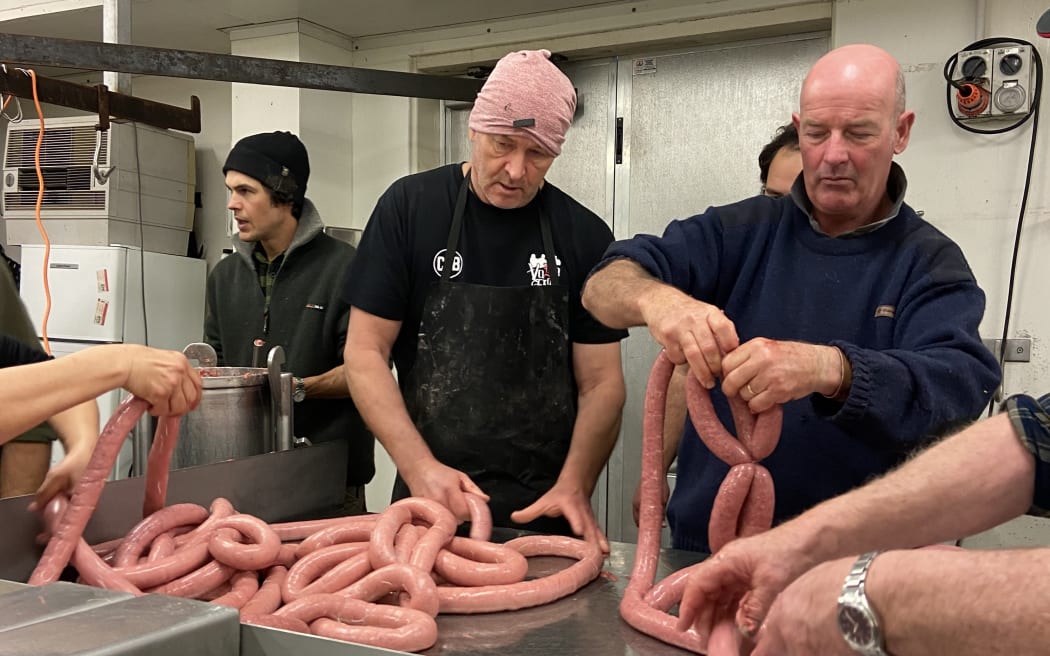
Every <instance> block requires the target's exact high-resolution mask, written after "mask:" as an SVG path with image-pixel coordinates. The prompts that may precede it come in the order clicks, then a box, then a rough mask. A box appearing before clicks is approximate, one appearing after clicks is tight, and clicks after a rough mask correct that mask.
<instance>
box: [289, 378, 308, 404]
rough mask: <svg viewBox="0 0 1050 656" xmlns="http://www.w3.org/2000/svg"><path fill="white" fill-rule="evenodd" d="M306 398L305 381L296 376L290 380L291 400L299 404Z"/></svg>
mask: <svg viewBox="0 0 1050 656" xmlns="http://www.w3.org/2000/svg"><path fill="white" fill-rule="evenodd" d="M305 398H306V380H305V379H303V378H299V377H298V376H296V377H295V378H292V400H293V401H295V402H296V403H299V402H300V401H302V400H303V399H305Z"/></svg>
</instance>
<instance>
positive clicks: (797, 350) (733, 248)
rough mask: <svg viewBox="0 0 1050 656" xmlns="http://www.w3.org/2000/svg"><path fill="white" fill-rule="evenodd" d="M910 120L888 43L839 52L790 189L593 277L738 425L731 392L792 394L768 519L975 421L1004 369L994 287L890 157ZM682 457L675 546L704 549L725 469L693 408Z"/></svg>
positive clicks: (606, 311) (609, 305)
mask: <svg viewBox="0 0 1050 656" xmlns="http://www.w3.org/2000/svg"><path fill="white" fill-rule="evenodd" d="M914 120H915V114H914V113H913V112H911V111H906V110H905V96H904V78H903V74H902V73H901V69H900V66H899V65H898V64H897V62H896V61H895V60H894V59H893V57H891V56H890V55H889V54H888V53H886V52H885V51H883V50H880V49H878V48H875V47H872V46H859V45H858V46H847V47H843V48H839V49H836V50H834V51H832V52H830V53H828V54H827V55H825V56H824V57H823V58H821V59H820V60H819V61H818V62H817V63H816V64H815V65H814V66H813V68H812V70H811V71H810V72H809V74H808V75H807V77H806V79H805V82H804V84H803V88H802V94H801V98H800V109H799V112H798V113H797V114H795V115H793V123H794V124H795V126H796V127H797V128H798V132H799V145H800V148H801V152H802V176H801V177H800V178H799V179H797V180H796V181H795V184H794V185H793V187H792V188H791V193H790V194H789V195H788V196H786V197H783V198H768V197H762V196H757V197H753V198H749V199H746V200H743V201H741V202H739V203H736V204H733V205H727V206H724V207H715V208H711V209H709V210H707V211H706V212H705V213H703V214H701V215H698V216H694V217H691V218H688V219H684V220H681V221H676V222H673V223H672V224H671V225H669V226H668V228H667V229H666V231H665V232H664V234H663V236H662V237H655V236H650V235H640V236H637V237H635V238H634V239H630V240H626V241H622V242H617V243H615V244H613V245H612V246H611V247H610V248H609V250H608V251H607V253H606V256H605V258H604V259H603V261H602V262H601V263H600V264H599V266H598V268H597V269H596V271H595V272H594V273H592V275H591V277H590V279H589V280H588V282H587V285H586V287H585V288H584V294H583V303H584V306H585V307H586V308H587V309H588V310H590V311H591V312H592V313H593V314H594V316H595V317H597V319H598V320H599V321H601V322H602V323H604V324H606V325H608V326H612V327H620V328H623V327H629V326H637V325H647V326H648V327H649V330H650V331H651V332H652V334H653V336H654V337H655V338H656V340H657V341H658V342H659V343H660V344H661V345H662V346H663V347H664V348H665V349H666V350H667V353H668V355H669V356H670V358H671V360H672V361H673V362H675V363H676V364H682V363H685V362H688V364H689V367H690V370H691V372H692V375H695V376H696V377H697V378H698V379H699V381H700V382H701V384H703V385H704V386H705V387H707V388H709V389H711V394H712V397H713V399H714V404H715V408H716V410H717V412H718V415H719V417H720V418H721V419H722V422H723V423H724V424H726V425H727V426H729V427H731V426H732V425H733V424H732V419H731V415H730V413H729V410H728V403H727V398H728V397H733V396H737V397H739V398H740V399H742V400H743V401H745V402H746V403H747V404H748V406H749V407H750V409H751V411H752V412H754V413H759V412H763V411H766V410H769V409H770V408H772V407H773V406H774V405H777V404H782V405H783V411H784V421H783V429H782V434H781V437H780V441H779V444H778V446H777V448H776V450H775V451H774V452H773V453H772V455H770V456H769V457H768V458H766V459H765V460H764V461H763V464H764V465H765V466H766V468H767V469H768V470H769V472H770V473H771V474H772V476H773V480H774V482H775V485H776V507H775V513H774V522H780V521H783V520H785V519H788V518H790V517H793V516H795V515H798V514H799V513H801V512H803V511H804V510H806V509H807V508H810V507H812V506H814V505H816V504H817V503H819V502H821V501H823V500H825V499H828V498H831V497H833V496H836V495H838V494H841V493H843V492H845V491H847V490H849V489H851V488H854V487H857V486H859V485H861V484H862V483H864V482H865V481H866V480H868V479H869V478H871V477H873V476H876V475H878V474H880V473H882V472H885V471H887V470H888V469H890V468H891V467H893V466H894V465H896V464H897V463H899V462H901V461H902V460H903V459H904V458H905V456H906V455H907V454H908V453H909V452H911V451H914V450H915V449H916V448H917V447H919V446H921V445H924V444H926V443H928V442H929V441H930V440H932V439H933V438H935V437H936V436H939V435H943V434H946V433H947V432H949V431H950V430H951V429H952V428H953V427H957V426H959V425H961V424H964V423H967V422H969V421H972V420H973V419H975V418H976V417H977V416H978V415H979V414H980V413H981V411H982V410H983V408H984V407H985V406H986V404H987V403H988V400H989V398H990V397H991V394H992V391H993V390H994V389H995V387H996V385H998V383H999V378H1000V371H999V367H998V364H997V363H996V361H995V358H994V357H993V356H992V354H991V353H990V352H989V351H988V350H987V349H986V348H985V347H984V346H983V345H982V343H981V341H980V337H979V335H978V332H977V330H978V325H979V324H980V321H981V317H982V315H983V313H984V302H985V299H984V293H983V292H982V291H981V289H980V288H979V287H978V286H977V282H976V281H975V280H974V277H973V274H972V273H971V271H970V268H969V266H968V265H967V262H966V259H965V258H964V257H963V254H962V252H961V250H960V249H959V247H958V246H957V245H956V244H954V243H953V242H952V241H951V240H950V239H948V238H947V237H946V236H944V235H943V234H941V233H940V232H939V231H937V230H936V229H935V228H934V227H933V226H931V225H929V224H928V223H926V222H925V221H923V220H922V219H921V218H920V217H919V216H918V215H917V214H916V213H915V211H914V210H913V209H912V208H911V207H909V206H908V205H907V204H906V203H905V202H904V193H905V189H906V186H907V182H906V180H905V177H904V171H903V170H902V169H901V168H900V166H898V165H897V164H896V163H894V162H893V157H894V155H896V154H899V153H901V152H903V151H904V149H905V147H906V146H907V144H908V138H909V136H910V134H911V127H912V123H913V122H914ZM719 381H720V383H721V387H720V388H718V387H717V386H716V382H719ZM669 456H670V454H668V457H667V458H665V462H667V463H669V462H670V460H671V459H670V457H669ZM677 456H678V476H677V482H676V485H675V489H674V493H673V494H672V496H671V499H670V501H669V503H668V508H667V519H668V524H669V526H670V528H671V532H672V538H673V543H674V546H675V547H676V548H679V549H692V550H697V551H709V550H710V547H709V542H708V535H707V528H708V522H709V518H710V510H711V506H712V503H713V501H714V497H715V494H716V492H717V491H718V487H719V485H720V484H721V482H722V481H723V479H724V478H725V476H726V473H727V471H728V467H729V466H728V465H727V464H726V463H724V462H722V461H721V460H720V459H718V458H717V457H716V456H715V455H713V454H712V453H711V452H710V451H709V450H708V449H707V448H706V447H705V446H704V445H703V443H702V442H701V441H700V440H699V439H698V436H697V434H696V430H695V429H694V428H693V426H692V423H691V422H687V423H686V434H685V435H684V437H683V439H682V440H681V441H680V444H679V446H678V450H677Z"/></svg>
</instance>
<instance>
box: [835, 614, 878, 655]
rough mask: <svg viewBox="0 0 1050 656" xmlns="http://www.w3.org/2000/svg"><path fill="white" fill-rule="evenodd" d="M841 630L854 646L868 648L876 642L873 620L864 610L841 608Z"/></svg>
mask: <svg viewBox="0 0 1050 656" xmlns="http://www.w3.org/2000/svg"><path fill="white" fill-rule="evenodd" d="M839 629H840V630H841V631H842V635H843V636H845V638H846V640H847V641H849V642H851V643H853V644H854V645H857V646H860V647H867V646H869V645H871V644H873V643H874V641H875V631H874V625H873V622H872V618H871V617H870V616H869V615H868V613H866V612H865V611H864V609H863V608H858V607H856V606H840V607H839Z"/></svg>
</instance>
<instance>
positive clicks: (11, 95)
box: [0, 94, 14, 112]
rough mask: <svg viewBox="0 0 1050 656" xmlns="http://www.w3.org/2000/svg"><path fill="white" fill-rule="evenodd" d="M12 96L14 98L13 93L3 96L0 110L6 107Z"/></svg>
mask: <svg viewBox="0 0 1050 656" xmlns="http://www.w3.org/2000/svg"><path fill="white" fill-rule="evenodd" d="M12 98H14V94H8V96H7V97H6V98H4V104H3V105H0V112H2V111H4V110H5V109H7V103H9V102H11V99H12Z"/></svg>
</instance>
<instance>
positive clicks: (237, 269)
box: [204, 199, 375, 485]
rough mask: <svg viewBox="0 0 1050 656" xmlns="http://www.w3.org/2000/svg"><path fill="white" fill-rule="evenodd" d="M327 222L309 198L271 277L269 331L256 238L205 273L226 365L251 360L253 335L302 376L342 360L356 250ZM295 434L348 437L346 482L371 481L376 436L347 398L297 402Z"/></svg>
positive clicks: (207, 334) (210, 334)
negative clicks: (347, 287)
mask: <svg viewBox="0 0 1050 656" xmlns="http://www.w3.org/2000/svg"><path fill="white" fill-rule="evenodd" d="M323 228H324V224H323V223H322V222H321V216H320V214H319V213H318V212H317V208H316V207H315V206H314V204H313V203H312V202H311V201H310V200H309V199H307V200H306V201H305V203H304V205H303V212H302V216H301V217H300V219H299V225H298V227H297V228H296V231H295V236H294V237H293V238H292V243H291V245H289V246H288V250H286V251H285V253H284V263H283V264H282V265H281V267H280V269H279V270H278V272H277V275H276V277H275V278H274V281H273V292H272V294H271V299H270V307H269V325H268V326H267V330H266V332H264V331H263V316H264V313H265V312H266V307H265V301H266V299H265V297H264V295H263V292H262V289H261V288H260V286H259V277H258V275H257V274H256V270H255V263H254V260H253V255H252V252H253V250H254V249H255V243H254V242H243V241H241V240H240V239H237V238H236V237H235V238H234V242H233V246H234V249H235V253H234V254H233V255H230V256H228V257H226V258H224V259H223V260H222V261H221V262H219V264H218V265H216V266H215V268H214V269H213V270H212V272H211V274H210V275H209V276H208V294H207V313H206V315H205V318H204V340H205V341H206V342H207V343H208V344H211V345H212V347H213V348H214V349H215V353H216V354H217V355H218V357H219V364H220V365H221V366H228V367H248V366H251V364H252V353H253V350H254V349H253V346H252V342H253V340H255V339H256V338H262V339H263V340H265V341H266V343H267V345H268V346H274V345H277V344H280V345H281V346H283V347H284V351H285V356H286V360H287V362H286V365H285V370H286V371H291V372H292V373H293V374H294V375H296V376H299V377H306V376H316V375H319V374H322V373H324V372H326V371H328V370H330V369H332V368H333V367H335V366H338V365H340V364H342V362H343V345H344V343H345V342H346V327H347V321H348V319H349V316H350V306H349V305H348V304H347V303H346V302H345V301H343V300H342V298H341V291H342V289H343V285H344V284H345V278H346V276H347V275H348V272H349V269H350V263H351V262H352V261H353V258H354V252H355V251H354V247H353V246H351V245H350V244H347V243H346V242H342V241H339V240H338V239H334V238H332V237H330V236H328V235H326V234H324V232H323ZM266 350H267V351H268V350H269V349H268V348H267V349H266ZM295 435H296V437H307V438H309V439H310V440H311V441H312V442H324V441H328V440H333V439H346V440H348V441H349V447H350V449H349V450H350V459H349V463H348V468H347V485H364V484H365V483H367V482H368V481H369V480H371V479H372V476H373V474H374V473H375V462H374V457H373V445H374V439H373V437H372V435H371V434H370V433H368V431H367V430H366V429H365V426H364V422H363V421H362V420H361V415H360V413H358V411H357V408H356V407H354V403H353V401H351V400H350V399H349V398H346V399H306V400H304V401H302V402H301V403H297V404H295Z"/></svg>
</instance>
